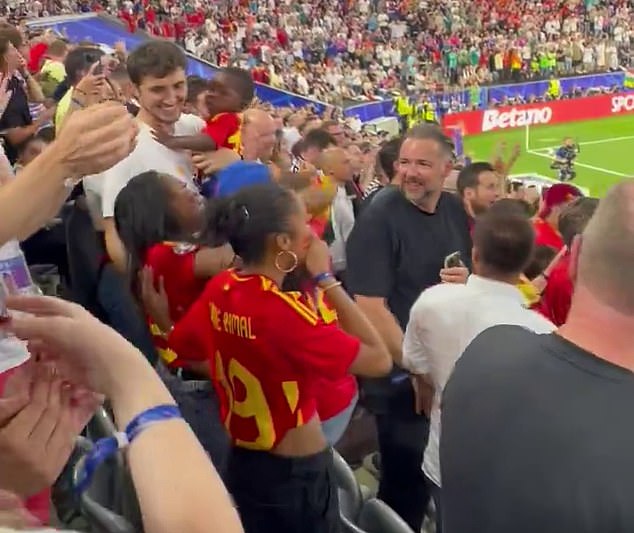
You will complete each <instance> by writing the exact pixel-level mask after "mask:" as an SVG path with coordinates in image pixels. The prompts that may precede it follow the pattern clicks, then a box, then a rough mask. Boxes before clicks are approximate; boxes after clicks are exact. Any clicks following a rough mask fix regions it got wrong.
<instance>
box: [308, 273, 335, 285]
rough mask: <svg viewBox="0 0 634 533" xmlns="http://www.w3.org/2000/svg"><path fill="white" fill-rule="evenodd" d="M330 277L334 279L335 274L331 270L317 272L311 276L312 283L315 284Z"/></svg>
mask: <svg viewBox="0 0 634 533" xmlns="http://www.w3.org/2000/svg"><path fill="white" fill-rule="evenodd" d="M330 278H332V279H335V275H334V274H333V273H332V272H322V273H321V274H317V275H316V276H315V277H314V278H313V283H314V284H315V285H319V284H320V283H321V282H322V281H326V280H327V279H330Z"/></svg>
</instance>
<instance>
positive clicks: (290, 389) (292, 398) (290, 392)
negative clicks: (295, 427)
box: [282, 381, 299, 413]
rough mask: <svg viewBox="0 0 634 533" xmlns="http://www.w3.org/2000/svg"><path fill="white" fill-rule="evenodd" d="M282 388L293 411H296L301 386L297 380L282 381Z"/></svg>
mask: <svg viewBox="0 0 634 533" xmlns="http://www.w3.org/2000/svg"><path fill="white" fill-rule="evenodd" d="M282 390H283V391H284V396H285V397H286V401H287V402H288V406H289V407H290V408H291V412H293V413H294V412H295V409H297V404H298V403H299V386H298V385H297V381H282Z"/></svg>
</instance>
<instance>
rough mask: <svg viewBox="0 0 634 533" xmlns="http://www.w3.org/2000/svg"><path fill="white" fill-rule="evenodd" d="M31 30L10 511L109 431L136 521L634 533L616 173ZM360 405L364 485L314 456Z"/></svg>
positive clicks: (152, 45)
mask: <svg viewBox="0 0 634 533" xmlns="http://www.w3.org/2000/svg"><path fill="white" fill-rule="evenodd" d="M87 7H92V6H87ZM254 7H258V6H257V5H256V6H254ZM350 7H351V6H347V7H346V9H349V8H350ZM355 9H358V6H355ZM597 9H603V7H602V5H601V4H598V7H597ZM492 12H493V11H491V13H492ZM346 13H348V11H346ZM368 13H371V10H370V9H369V5H368ZM48 38H50V42H46V48H45V49H44V50H43V52H41V54H40V55H41V57H40V59H43V61H40V59H37V61H36V60H35V59H36V56H37V54H35V53H33V51H34V49H35V48H36V47H37V46H39V45H41V44H42V41H38V42H33V43H29V42H28V41H27V39H26V38H25V35H24V34H23V33H22V32H21V29H20V28H19V27H16V26H13V25H11V24H8V23H6V22H4V23H1V24H0V71H1V72H2V83H1V85H0V111H2V114H1V116H0V131H1V132H2V139H3V147H4V150H3V151H4V154H3V155H2V162H3V164H2V167H1V168H2V174H1V175H0V178H1V179H0V213H2V218H1V219H0V220H1V221H0V244H1V246H0V301H1V302H3V303H4V304H5V305H6V308H4V309H0V316H1V317H2V322H1V323H0V324H1V325H0V328H1V331H2V338H0V372H1V373H0V385H1V386H2V398H1V400H0V489H1V490H2V491H4V492H3V493H0V494H2V497H1V498H0V527H1V526H5V525H6V526H7V527H14V528H17V529H19V528H28V527H30V526H32V525H33V524H34V523H40V524H49V523H51V517H50V516H49V513H50V510H51V505H50V488H51V486H52V485H53V484H55V483H56V482H57V486H58V487H59V485H60V483H62V482H63V481H64V480H68V475H69V474H68V472H67V471H66V472H63V470H64V467H65V466H66V465H67V464H68V463H69V461H71V463H70V466H71V467H72V468H73V469H74V470H75V472H77V473H78V476H75V479H74V480H73V481H72V483H73V484H74V485H75V489H76V490H77V491H79V492H80V493H81V492H82V491H85V490H86V489H87V487H89V486H90V484H91V482H92V481H94V478H93V474H94V473H95V470H96V469H97V468H98V467H99V466H100V465H102V464H103V463H104V461H105V460H106V459H108V458H109V457H111V456H112V455H114V454H116V453H123V452H125V458H126V467H125V468H126V471H127V472H128V473H129V474H130V475H131V477H132V481H133V484H134V492H135V493H136V497H137V499H138V505H139V506H140V510H141V515H142V527H143V530H144V531H146V532H147V533H168V532H174V531H187V532H193V533H197V532H201V533H203V532H205V533H206V532H209V531H215V532H219V533H233V532H236V533H237V532H240V531H245V532H246V533H259V532H262V533H272V532H273V531H275V532H277V533H287V532H288V533H300V532H302V533H310V532H315V533H317V532H319V533H324V532H328V533H336V532H339V531H347V532H354V533H359V532H366V533H372V532H374V531H376V532H377V533H378V532H381V533H383V532H384V533H411V532H412V531H413V532H417V533H418V532H419V531H421V528H422V527H423V523H424V520H425V517H426V516H428V517H429V518H430V519H432V521H433V522H434V523H433V524H432V525H431V526H429V527H431V528H435V530H436V531H443V530H444V531H446V532H449V533H470V532H473V533H476V532H477V533H481V532H484V531H486V532H490V533H497V532H500V533H502V532H504V533H507V532H509V531H514V532H520V533H523V532H527V533H528V532H531V533H532V532H534V531H541V532H545V533H549V532H553V533H555V532H561V531H597V530H599V529H602V530H607V531H615V532H623V533H625V532H629V531H631V530H632V529H633V528H634V513H633V512H632V509H633V508H632V506H631V505H630V501H629V494H630V493H631V492H632V489H634V486H633V481H632V476H631V470H630V468H629V467H628V466H627V465H628V464H629V465H630V466H634V465H633V464H632V461H633V460H632V454H631V449H632V445H633V444H634V434H633V433H632V431H631V429H630V428H631V424H630V423H629V419H630V411H629V405H630V403H631V402H630V400H631V399H633V398H632V396H633V395H634V384H633V382H632V374H631V372H632V370H633V369H634V358H633V355H632V348H631V331H632V326H633V325H634V324H633V322H634V320H633V318H632V317H633V316H634V283H633V280H632V279H631V278H632V272H633V271H634V270H633V269H632V266H633V264H634V257H633V256H632V250H634V234H633V233H632V228H633V227H634V225H633V223H632V213H633V212H634V211H633V210H632V205H633V202H634V183H633V182H632V181H628V180H625V181H624V182H623V183H621V184H620V185H617V186H616V187H614V188H613V189H612V190H611V191H610V192H609V193H608V194H607V196H606V197H605V198H603V199H601V201H598V200H596V199H592V198H587V197H584V196H583V195H582V193H581V192H580V191H579V189H577V188H576V187H574V186H573V185H572V184H569V183H559V184H555V185H553V186H551V187H545V188H544V189H543V190H538V189H536V188H535V187H532V188H530V187H527V188H524V187H522V186H521V185H519V186H518V185H517V184H514V183H512V182H510V181H509V179H508V176H509V171H510V169H511V167H512V165H513V161H514V158H516V157H517V155H518V153H517V152H514V153H513V154H512V156H511V158H510V159H506V158H498V157H496V158H495V159H494V160H493V161H490V162H489V161H461V162H458V161H456V158H455V154H454V146H453V143H452V142H451V140H450V139H449V138H448V137H447V136H446V135H445V133H444V132H443V130H442V128H441V127H440V126H439V125H437V124H435V123H431V122H430V123H422V124H417V125H415V126H414V127H412V128H410V129H408V130H407V131H405V132H403V134H402V135H401V136H396V137H394V138H390V139H384V138H381V137H379V136H376V135H375V136H371V137H370V136H365V135H364V134H360V133H358V132H355V131H354V130H353V129H352V128H350V127H344V124H343V123H342V122H341V121H340V120H338V119H337V118H336V116H326V117H318V116H316V115H315V114H313V113H311V112H310V111H306V110H299V111H297V110H290V109H288V110H276V109H272V108H271V107H270V106H267V105H265V104H262V103H260V102H255V101H254V83H253V77H252V73H251V72H250V71H249V70H247V69H243V68H239V67H237V66H227V67H224V68H222V69H221V70H220V71H219V72H218V73H217V74H216V75H215V76H214V78H213V79H212V80H203V79H200V78H194V77H190V78H188V77H186V73H185V66H186V58H185V55H184V53H183V50H182V48H180V47H179V46H177V45H176V44H174V43H172V42H169V41H167V40H151V41H148V42H146V43H144V44H142V45H140V46H139V47H138V48H136V49H135V50H132V51H130V53H129V54H128V52H127V51H125V50H124V49H122V48H121V47H119V48H118V49H117V50H116V51H115V53H113V54H111V55H109V54H105V53H104V52H103V51H102V50H101V49H100V48H99V47H98V46H96V45H91V44H90V43H82V44H81V45H75V44H69V43H66V42H65V41H64V40H61V39H52V38H51V36H50V35H49V36H47V39H48ZM40 48H41V47H40ZM60 227H61V228H62V229H61V231H60ZM22 250H23V251H24V253H23V252H22ZM42 263H52V264H54V265H55V266H56V268H57V270H58V272H59V274H60V276H61V278H62V287H61V288H60V290H59V291H56V292H57V294H56V296H55V297H44V296H41V295H39V290H38V287H37V283H36V282H37V280H38V276H37V272H36V271H33V272H31V270H30V269H29V266H31V267H34V266H36V265H37V264H42ZM71 301H72V302H74V303H71ZM557 328H558V329H557ZM101 405H105V406H106V407H107V409H108V411H109V412H110V413H111V416H112V417H113V420H114V424H116V428H117V430H116V431H115V432H113V433H112V434H111V435H110V436H109V437H107V438H105V439H104V440H100V441H99V442H98V443H97V444H96V445H95V447H94V448H93V449H92V450H90V451H88V452H86V453H85V455H84V457H83V460H82V461H80V462H79V463H77V464H75V463H74V462H73V461H74V459H71V456H74V454H73V451H77V448H78V444H77V442H78V440H77V438H78V436H79V434H80V433H81V432H82V430H83V428H84V426H85V425H86V423H87V421H88V420H90V419H91V417H92V415H93V413H94V412H95V411H96V410H98V412H103V411H102V410H100V406H101ZM359 408H362V409H365V410H367V411H368V412H369V413H371V415H372V417H373V419H374V422H375V425H376V433H377V438H378V452H379V454H378V455H377V459H376V461H375V466H376V469H377V477H378V479H379V486H378V492H377V494H376V498H375V497H374V495H371V496H370V497H368V496H367V495H365V496H364V495H362V494H361V489H360V488H359V486H358V485H357V484H356V483H357V482H356V480H355V479H354V476H353V474H352V473H351V472H350V469H349V466H348V465H346V463H345V461H343V460H340V459H341V458H340V457H339V456H338V455H336V453H334V452H333V447H335V448H336V446H337V444H338V443H339V442H340V441H341V439H342V437H343V435H344V433H345V432H346V429H347V427H348V425H349V423H350V420H351V418H352V416H353V413H354V412H355V410H357V409H359ZM106 416H107V415H106ZM348 474H349V475H348ZM518 480H521V482H518ZM350 482H351V483H352V486H351V485H350ZM346 483H347V484H346ZM62 484H63V483H62ZM57 496H58V497H59V494H58V495H57ZM55 503H56V505H57V506H58V507H59V500H55ZM23 504H24V506H25V508H23V507H22V505H23ZM82 511H83V512H86V510H85V509H82ZM86 516H91V515H90V514H89V513H86ZM120 518H121V517H120ZM102 527H103V524H102ZM425 527H428V526H425Z"/></svg>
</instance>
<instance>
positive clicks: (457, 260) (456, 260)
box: [445, 252, 464, 268]
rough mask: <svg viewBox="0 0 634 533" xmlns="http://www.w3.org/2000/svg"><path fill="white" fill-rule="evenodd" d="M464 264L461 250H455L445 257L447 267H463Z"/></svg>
mask: <svg viewBox="0 0 634 533" xmlns="http://www.w3.org/2000/svg"><path fill="white" fill-rule="evenodd" d="M461 266H464V263H463V262H462V258H461V256H460V252H454V253H452V254H449V255H448V256H447V257H445V268H453V267H461Z"/></svg>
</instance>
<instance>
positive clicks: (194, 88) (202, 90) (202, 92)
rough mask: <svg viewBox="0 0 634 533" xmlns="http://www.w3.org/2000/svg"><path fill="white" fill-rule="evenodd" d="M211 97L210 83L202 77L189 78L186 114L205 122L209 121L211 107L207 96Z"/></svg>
mask: <svg viewBox="0 0 634 533" xmlns="http://www.w3.org/2000/svg"><path fill="white" fill-rule="evenodd" d="M208 95H209V82H208V81H207V80H206V79H204V78H201V77H200V76H188V77H187V100H186V102H185V109H184V111H185V112H186V113H191V114H192V115H197V116H199V117H200V118H202V119H203V120H209V119H210V118H211V114H210V113H209V106H208V105H207V96H208Z"/></svg>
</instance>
